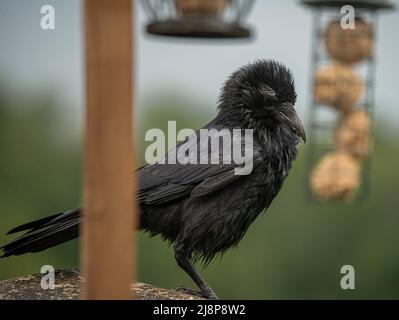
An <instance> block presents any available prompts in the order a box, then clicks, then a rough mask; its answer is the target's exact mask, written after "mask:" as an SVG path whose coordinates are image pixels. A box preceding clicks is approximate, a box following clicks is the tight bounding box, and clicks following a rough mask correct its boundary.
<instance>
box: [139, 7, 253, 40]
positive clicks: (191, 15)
mask: <svg viewBox="0 0 399 320" xmlns="http://www.w3.org/2000/svg"><path fill="white" fill-rule="evenodd" d="M253 2H254V0H142V4H143V7H144V9H145V11H146V13H147V15H148V16H149V19H150V22H149V23H148V25H147V27H146V30H147V32H148V33H149V34H154V35H162V36H174V37H191V38H248V37H250V36H251V31H250V29H248V28H247V27H245V26H243V25H242V23H243V21H244V19H245V17H246V16H247V14H248V13H249V11H250V9H251V6H252V4H253Z"/></svg>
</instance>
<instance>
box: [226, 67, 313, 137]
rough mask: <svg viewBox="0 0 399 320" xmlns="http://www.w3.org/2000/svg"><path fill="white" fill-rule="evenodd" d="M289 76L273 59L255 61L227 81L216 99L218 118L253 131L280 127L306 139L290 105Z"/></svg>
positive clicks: (292, 91)
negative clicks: (248, 127) (239, 123)
mask: <svg viewBox="0 0 399 320" xmlns="http://www.w3.org/2000/svg"><path fill="white" fill-rule="evenodd" d="M295 101H296V92H295V86H294V79H293V76H292V74H291V72H290V70H288V69H287V68H286V67H285V66H284V65H282V64H281V63H278V62H276V61H274V60H257V61H255V62H254V63H250V64H248V65H246V66H244V67H242V68H240V69H239V70H237V71H236V72H234V73H233V74H232V75H231V76H230V78H229V79H228V80H227V82H226V84H225V86H224V88H223V90H222V93H221V95H220V98H219V115H222V117H223V118H224V117H229V118H236V119H239V121H245V122H246V124H247V125H249V126H250V127H253V128H258V127H264V128H271V129H272V128H276V127H279V128H282V129H284V130H285V131H287V132H288V133H290V134H293V135H295V136H297V137H298V138H302V139H303V140H304V141H305V140H306V136H305V130H304V128H303V125H302V122H301V120H300V119H299V117H298V115H297V113H296V111H295V109H294V104H295Z"/></svg>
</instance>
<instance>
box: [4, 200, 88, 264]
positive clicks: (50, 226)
mask: <svg viewBox="0 0 399 320" xmlns="http://www.w3.org/2000/svg"><path fill="white" fill-rule="evenodd" d="M79 224H80V208H77V209H74V210H70V211H67V212H65V213H58V214H55V215H52V216H49V217H46V218H43V219H39V220H36V221H32V222H29V223H26V224H23V225H20V226H18V227H16V228H14V229H12V230H10V231H9V232H8V234H10V233H15V232H19V231H26V232H25V233H24V234H23V235H21V236H20V237H18V238H16V239H15V240H13V241H11V242H10V243H8V244H6V245H5V246H3V247H1V249H3V256H2V257H9V256H13V255H20V254H24V253H27V252H38V251H42V250H45V249H48V248H51V247H54V246H56V245H58V244H61V243H64V242H66V241H69V240H72V239H74V238H76V237H78V236H79ZM2 257H1V258H2Z"/></svg>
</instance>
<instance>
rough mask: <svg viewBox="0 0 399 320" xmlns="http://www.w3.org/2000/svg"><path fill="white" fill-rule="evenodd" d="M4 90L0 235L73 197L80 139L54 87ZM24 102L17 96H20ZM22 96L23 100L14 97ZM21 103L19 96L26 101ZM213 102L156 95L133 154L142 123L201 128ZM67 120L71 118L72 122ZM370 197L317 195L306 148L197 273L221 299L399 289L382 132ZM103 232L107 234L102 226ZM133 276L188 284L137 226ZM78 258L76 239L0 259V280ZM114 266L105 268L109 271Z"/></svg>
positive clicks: (144, 113) (396, 154)
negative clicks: (318, 198) (243, 226)
mask: <svg viewBox="0 0 399 320" xmlns="http://www.w3.org/2000/svg"><path fill="white" fill-rule="evenodd" d="M10 96H11V95H10V94H9V93H6V92H5V91H4V90H0V214H1V224H0V243H1V244H4V243H5V242H7V241H9V240H10V239H12V238H13V237H12V236H6V235H5V233H6V232H7V231H8V230H9V229H10V228H12V227H14V226H16V225H18V224H21V223H24V222H26V221H29V220H32V219H37V218H40V217H43V216H46V215H48V214H51V213H56V212H59V211H63V210H67V209H70V208H72V207H75V206H78V205H79V203H80V198H81V182H80V181H81V142H79V141H75V140H74V141H68V138H67V137H64V136H63V135H60V134H59V128H61V127H65V123H63V121H65V120H64V119H63V118H62V117H60V115H59V114H60V107H59V106H58V107H57V104H58V102H57V100H56V99H54V97H52V96H51V95H43V96H40V97H37V99H35V101H32V99H30V100H28V101H26V102H25V104H27V105H26V106H25V105H21V106H16V105H15V104H14V101H13V100H9V97H10ZM18 101H21V100H18ZM19 103H21V102H19ZM22 104H24V103H22ZM206 110H209V108H204V106H203V105H200V104H198V103H193V102H192V101H190V100H184V99H183V98H181V97H178V96H162V97H159V100H157V99H154V100H153V101H150V102H149V103H146V104H144V105H143V107H142V108H140V109H139V110H138V112H137V116H136V122H137V134H136V138H137V144H136V145H137V149H138V150H139V151H138V155H139V156H138V162H140V163H141V164H143V161H144V157H143V155H144V152H143V150H144V148H145V146H146V143H145V142H144V133H145V130H147V129H149V128H162V129H165V128H166V127H167V120H177V125H178V129H181V128H184V127H189V128H197V127H199V126H201V125H203V124H204V123H206V122H207V121H208V120H210V119H211V118H212V117H213V114H212V113H211V112H209V111H206ZM72 127H73V126H72ZM375 140H376V143H375V145H376V147H375V150H374V155H373V168H372V173H371V175H372V177H371V181H372V191H371V197H370V198H369V199H368V200H367V201H365V202H361V203H352V204H341V203H328V204H316V203H312V202H311V201H309V199H308V198H307V196H306V192H305V189H306V188H305V182H306V170H305V168H306V164H305V161H306V156H304V154H305V152H306V149H305V148H304V147H303V146H301V147H300V149H301V150H300V153H299V157H298V159H297V161H296V162H295V164H294V167H293V170H292V171H291V174H290V176H289V177H288V179H287V181H286V183H285V185H284V187H283V190H282V191H281V192H280V194H279V195H278V197H277V199H276V201H275V202H274V203H273V204H272V206H271V207H270V209H269V210H268V212H267V213H266V214H264V215H261V216H260V217H259V218H258V219H257V221H256V222H255V223H254V224H253V225H252V226H251V228H250V230H249V232H248V234H247V235H246V236H245V238H244V239H243V241H242V242H241V244H240V245H239V248H238V249H234V250H231V251H229V252H227V253H226V254H225V255H224V257H223V259H222V260H220V259H219V258H216V259H215V260H214V261H213V262H212V263H211V265H210V266H209V267H208V268H207V269H205V270H203V271H202V272H203V274H204V276H205V277H206V279H207V280H208V281H209V283H210V284H211V285H212V286H213V287H214V289H215V290H216V292H217V293H218V294H219V296H220V297H222V298H232V299H236V298H244V299H245V298H254V299H282V298H287V299H305V298H308V299H314V298H318V299H334V298H344V299H351V298H377V299H379V298H399V250H398V243H399V233H398V230H399V217H398V207H399V197H398V189H399V167H398V165H397V164H398V162H399V143H398V142H397V141H394V142H393V141H390V140H389V139H388V138H387V137H386V136H385V135H384V132H383V131H379V134H378V135H377V136H376V137H375ZM105 236H106V235H105ZM138 243H139V251H138V256H137V262H138V279H139V281H142V282H148V283H152V284H155V285H157V286H161V287H166V288H174V287H178V286H179V285H187V286H193V284H192V282H191V281H190V280H189V279H188V277H187V276H186V274H185V273H184V272H183V271H181V270H180V269H179V268H178V267H177V266H176V264H175V261H174V256H173V253H172V249H171V247H170V246H168V244H166V243H164V242H162V241H161V240H160V239H159V238H158V237H155V238H152V239H151V238H149V237H148V236H147V235H145V234H141V233H139V234H138ZM44 264H51V265H53V266H55V267H56V268H61V267H62V268H68V267H77V266H78V265H79V252H78V241H76V240H75V241H71V242H69V243H67V244H64V245H61V246H59V247H56V248H52V249H49V250H47V251H45V252H42V253H37V254H28V255H24V256H19V257H11V258H7V259H1V260H0V279H7V278H10V277H15V276H18V275H22V274H29V273H36V272H39V270H40V267H41V266H42V265H44ZM346 264H350V265H353V266H354V267H355V270H356V289H355V290H347V291H344V290H342V289H341V288H340V279H341V277H342V275H341V274H340V268H341V266H343V265H346ZM117 269H118V266H115V270H110V276H112V273H113V272H117Z"/></svg>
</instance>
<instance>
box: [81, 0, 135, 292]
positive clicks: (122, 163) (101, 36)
mask: <svg viewBox="0 0 399 320" xmlns="http://www.w3.org/2000/svg"><path fill="white" fill-rule="evenodd" d="M132 10H133V8H132V1H131V0H118V1H114V0H85V2H84V20H85V59H86V128H85V152H84V157H85V159H84V188H83V192H84V200H83V221H82V229H81V234H82V238H81V244H82V246H81V247H82V270H83V275H84V279H85V281H84V288H83V295H82V297H83V298H85V299H130V298H131V297H132V296H131V292H130V286H131V283H132V282H133V281H134V277H133V271H134V269H133V268H134V264H133V257H134V246H133V242H132V241H133V240H132V237H133V230H134V226H135V224H136V218H135V216H136V214H135V213H136V210H135V204H134V193H135V189H134V178H133V174H134V157H133V136H132V134H133V130H132V88H133V81H132V72H133V70H132V68H133V63H132V61H133V48H132V41H133V32H132V27H133V11H132Z"/></svg>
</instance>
